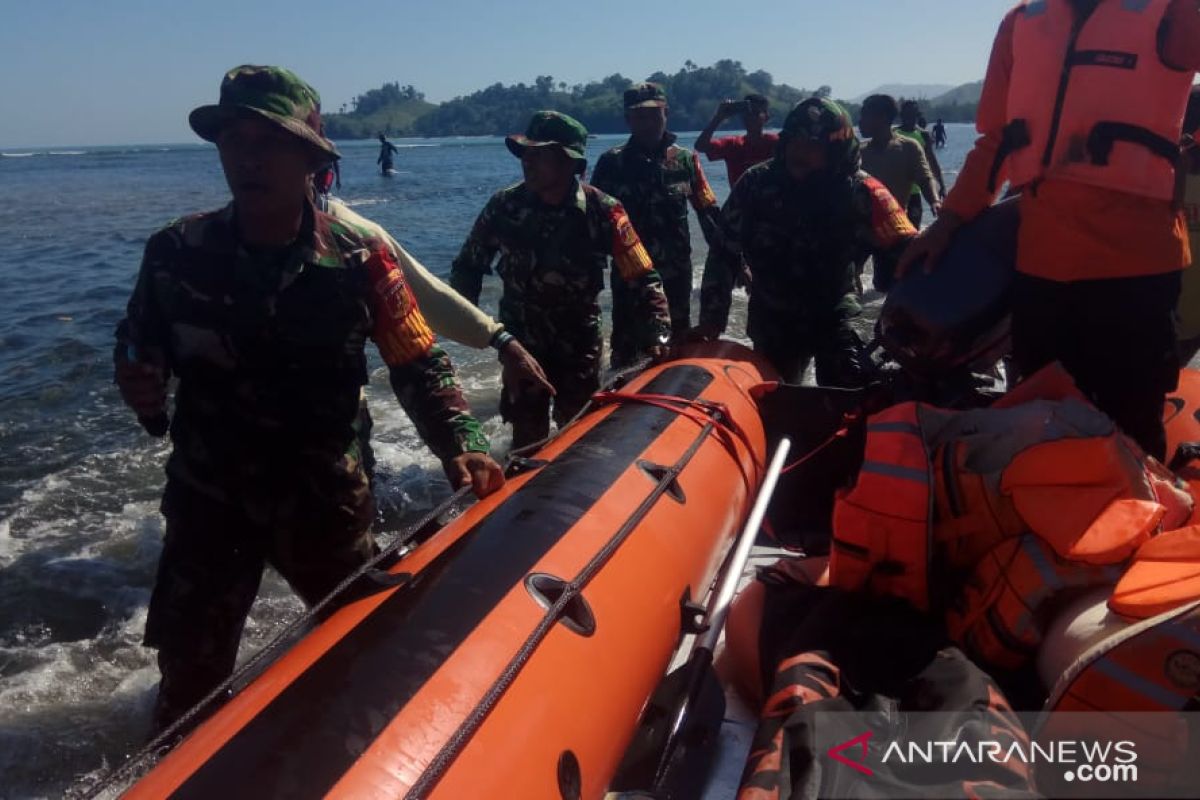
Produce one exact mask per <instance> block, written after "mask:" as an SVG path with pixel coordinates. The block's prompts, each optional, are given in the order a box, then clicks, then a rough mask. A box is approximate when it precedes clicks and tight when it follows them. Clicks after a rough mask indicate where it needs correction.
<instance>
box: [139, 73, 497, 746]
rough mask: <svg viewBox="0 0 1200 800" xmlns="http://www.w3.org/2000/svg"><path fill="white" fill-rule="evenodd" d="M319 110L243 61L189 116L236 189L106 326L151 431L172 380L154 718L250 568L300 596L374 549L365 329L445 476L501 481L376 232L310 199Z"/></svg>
mask: <svg viewBox="0 0 1200 800" xmlns="http://www.w3.org/2000/svg"><path fill="white" fill-rule="evenodd" d="M319 108H320V106H319V100H318V97H317V94H316V92H315V91H313V90H312V88H311V87H309V86H308V85H307V84H305V83H303V82H302V81H301V80H300V79H299V78H297V77H296V76H295V75H293V74H292V73H290V72H288V71H287V70H283V69H280V68H277V67H257V66H243V67H239V68H237V69H234V70H231V71H230V72H229V73H228V74H227V75H226V76H225V79H224V81H223V82H222V84H221V95H220V102H219V103H218V104H217V105H210V106H203V107H201V108H198V109H196V110H195V111H193V112H192V115H191V117H190V122H191V125H192V128H193V129H194V130H195V131H196V133H197V134H199V135H200V136H201V137H203V138H204V139H207V140H209V141H213V142H215V143H216V144H217V148H218V151H219V153H220V157H221V163H222V166H223V168H224V170H225V176H226V179H227V181H228V183H229V188H230V190H231V192H232V194H233V202H232V203H231V204H230V205H228V206H226V207H225V208H223V209H221V210H219V211H214V212H209V213H204V214H197V215H195V216H190V217H185V218H183V219H181V220H178V221H176V222H173V223H171V224H170V225H168V226H167V227H166V228H164V229H162V230H161V231H159V232H158V233H156V234H154V235H153V236H152V237H150V240H149V241H148V243H147V244H146V251H145V256H144V258H143V261H142V265H141V271H140V273H139V275H138V280H137V285H136V287H135V289H134V293H133V297H132V299H131V300H130V301H129V307H128V312H127V316H126V318H125V319H124V320H123V321H122V322H121V323H120V325H119V327H118V329H117V340H118V343H117V349H116V378H117V383H118V386H119V387H120V389H121V394H122V397H123V398H124V399H125V401H126V403H127V404H128V405H129V406H130V407H132V408H133V409H134V411H135V412H137V414H138V415H139V418H141V419H142V420H143V423H144V424H146V425H147V428H148V429H151V428H154V427H156V425H160V424H161V423H165V409H166V405H165V403H166V393H167V379H168V378H169V377H171V376H174V377H176V378H178V381H179V383H178V389H177V391H176V394H175V414H174V418H173V419H172V420H171V423H170V433H171V439H172V442H173V444H174V448H173V450H172V452H171V455H170V458H169V459H168V461H167V468H166V469H167V486H166V491H165V493H164V497H163V503H162V511H163V514H164V515H165V517H166V539H165V542H164V545H163V552H162V556H161V559H160V561H159V568H158V579H157V582H156V584H155V587H154V592H153V595H152V597H151V600H150V610H149V615H148V617H147V620H146V644H147V645H148V646H151V647H156V648H158V650H159V666H160V669H161V671H162V683H161V685H160V687H159V694H158V701H157V705H156V708H155V719H154V723H155V726H156V729H161V728H163V727H164V726H166V725H168V724H169V723H171V722H172V721H173V720H175V719H177V718H178V717H179V716H180V715H181V714H182V713H183V712H184V711H186V710H187V709H188V708H190V707H191V706H192V705H193V704H195V703H196V702H197V701H199V700H200V699H201V698H203V697H204V696H205V695H206V694H207V693H208V692H210V691H211V690H212V689H213V688H215V687H216V686H217V685H218V684H219V683H220V682H221V681H222V680H223V679H224V678H226V677H227V676H228V675H229V674H230V672H231V671H232V669H233V666H234V661H235V657H236V655H237V648H238V640H239V639H240V637H241V632H242V627H243V625H244V623H245V619H246V614H247V613H248V612H249V609H250V605H251V603H252V602H253V600H254V597H255V595H256V593H257V591H258V585H259V581H260V579H261V576H262V569H263V566H264V564H265V563H270V564H271V565H272V566H274V567H275V568H276V569H278V571H279V572H280V574H282V575H283V577H284V578H285V579H286V580H287V581H288V583H290V584H291V586H292V587H293V588H294V589H295V590H296V591H297V592H298V593H299V594H300V596H301V597H302V598H303V599H304V600H305V602H307V603H309V604H313V603H316V602H317V601H318V600H320V599H322V598H323V597H324V596H325V595H326V594H328V593H329V591H330V590H332V589H333V588H334V587H335V586H336V585H337V584H338V583H339V582H341V581H342V580H343V579H344V578H345V577H346V576H347V575H348V574H349V573H351V572H352V571H353V570H354V569H355V568H356V567H358V566H359V565H361V564H363V563H364V562H365V561H367V560H368V559H370V558H371V557H372V555H373V554H374V553H375V552H376V547H375V543H374V540H373V538H372V536H371V531H370V526H371V522H372V520H373V517H374V506H373V503H372V499H371V493H370V491H369V490H368V486H367V478H366V476H365V474H364V472H363V469H362V465H361V463H360V453H359V448H358V439H357V431H356V425H357V420H358V409H359V401H360V397H361V396H362V391H363V390H362V387H363V385H364V384H365V383H366V382H367V361H366V354H365V351H364V345H365V343H366V340H367V339H368V338H371V339H373V340H374V341H375V343H376V344H377V346H378V347H379V350H380V353H381V354H382V356H383V359H384V361H385V362H386V364H387V365H388V368H389V370H390V377H391V383H392V387H393V389H394V390H395V392H396V396H397V398H398V399H399V400H400V403H401V404H402V405H403V406H404V408H405V409H406V410H407V411H408V413H409V415H410V416H411V417H412V419H413V421H414V422H415V423H416V425H417V429H418V431H419V432H420V434H421V437H422V438H423V439H424V441H425V442H426V443H427V444H428V445H429V447H430V449H432V450H433V452H434V453H435V454H436V455H437V456H438V457H439V458H440V459H441V460H442V463H443V465H444V466H445V469H446V472H447V474H448V475H449V477H450V478H451V480H452V482H454V483H455V484H463V483H471V484H472V485H473V486H474V488H475V490H476V493H477V494H479V495H480V496H482V495H485V494H488V493H490V492H491V491H494V490H495V489H497V488H499V486H501V485H502V484H503V482H504V481H503V475H502V474H501V473H500V468H499V466H498V465H497V464H496V463H495V462H494V461H492V459H491V458H490V457H489V456H488V455H487V451H488V442H487V439H486V438H485V437H484V435H483V433H482V431H481V429H480V426H479V423H478V422H477V421H476V420H475V419H474V418H473V417H472V416H471V414H470V410H469V409H468V407H467V404H466V402H465V400H464V399H463V396H462V392H461V390H460V388H459V384H458V381H457V379H456V377H455V374H454V371H453V369H452V367H451V365H450V362H449V360H448V359H447V357H446V354H445V353H444V352H442V350H441V349H440V348H438V347H437V345H436V344H435V343H434V339H433V335H432V334H431V333H430V331H429V328H428V326H427V325H426V323H425V321H424V319H423V317H422V316H421V312H420V310H419V309H418V308H417V306H416V304H415V302H414V301H413V299H412V295H411V293H410V291H409V289H408V286H407V284H406V283H405V281H404V279H403V277H402V273H401V270H400V268H399V266H398V265H397V264H396V262H395V260H394V258H393V257H392V256H391V254H390V252H389V250H388V248H387V246H386V244H385V243H384V242H382V241H380V240H378V239H375V238H372V237H370V236H369V235H367V234H365V233H364V232H363V231H361V230H359V229H356V228H354V227H352V226H349V225H346V224H345V223H341V222H338V221H337V220H334V219H333V218H332V217H329V216H327V215H326V214H324V213H322V212H319V211H317V210H316V209H315V208H314V207H313V205H312V202H311V199H310V196H309V193H308V178H309V175H310V174H311V173H312V172H313V171H314V170H315V169H317V168H319V167H321V166H325V165H327V164H328V163H329V161H330V160H331V159H332V158H333V157H334V156H335V155H336V150H335V149H334V147H333V144H332V143H330V142H329V141H328V140H327V139H325V138H324V136H322V135H321V119H320V111H319Z"/></svg>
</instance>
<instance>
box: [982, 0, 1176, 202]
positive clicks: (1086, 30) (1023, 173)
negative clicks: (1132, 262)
mask: <svg viewBox="0 0 1200 800" xmlns="http://www.w3.org/2000/svg"><path fill="white" fill-rule="evenodd" d="M1169 3H1170V0H1101V1H1100V3H1099V4H1098V5H1097V7H1096V9H1095V11H1093V12H1092V13H1091V14H1090V15H1089V16H1086V17H1083V16H1078V15H1077V12H1076V11H1075V10H1074V9H1073V7H1072V4H1071V3H1070V2H1069V0H1026V2H1025V4H1024V6H1023V8H1022V13H1019V14H1018V15H1017V17H1016V20H1015V24H1014V30H1013V53H1012V74H1011V77H1010V83H1009V91H1008V120H1009V123H1008V126H1007V127H1006V129H1005V131H1004V136H1003V140H1002V143H1001V147H1000V151H999V152H998V153H997V157H996V164H995V165H994V167H993V171H992V184H993V188H994V187H995V183H996V179H997V178H998V175H999V168H1000V163H1001V162H1002V161H1003V160H1004V159H1005V158H1006V157H1007V158H1008V159H1009V164H1008V169H1009V174H1008V178H1009V181H1010V183H1011V184H1012V185H1014V186H1023V185H1026V184H1030V183H1033V182H1035V181H1038V180H1040V179H1042V178H1047V177H1053V178H1061V179H1065V180H1071V181H1076V182H1079V183H1085V184H1088V185H1092V186H1099V187H1103V188H1107V189H1113V190H1116V191H1122V192H1127V193H1130V194H1135V195H1139V196H1145V197H1152V198H1155V199H1159V200H1171V199H1173V198H1175V197H1176V173H1175V167H1176V163H1177V161H1178V158H1179V147H1178V142H1179V138H1180V131H1181V128H1182V125H1183V112H1184V108H1185V106H1186V103H1187V96H1188V91H1189V89H1190V88H1191V83H1192V73H1191V72H1190V71H1178V70H1174V69H1172V68H1170V67H1168V66H1167V65H1166V64H1164V63H1163V61H1162V59H1161V58H1160V57H1159V55H1158V32H1159V27H1160V25H1161V23H1162V20H1163V16H1164V14H1165V13H1166V10H1167V6H1168V5H1169Z"/></svg>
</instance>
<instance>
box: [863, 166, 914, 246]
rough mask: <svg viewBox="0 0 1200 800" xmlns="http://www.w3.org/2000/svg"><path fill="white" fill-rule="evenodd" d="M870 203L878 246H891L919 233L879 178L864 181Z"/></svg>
mask: <svg viewBox="0 0 1200 800" xmlns="http://www.w3.org/2000/svg"><path fill="white" fill-rule="evenodd" d="M862 186H863V189H865V191H866V195H867V199H868V202H869V203H870V215H871V235H872V237H873V238H874V239H875V244H876V246H878V247H885V248H886V247H891V246H893V245H895V244H898V243H899V242H901V241H902V240H904V239H908V238H910V237H912V236H915V235H916V234H917V229H916V228H915V227H913V224H912V222H911V221H909V219H908V214H907V213H906V212H905V211H904V209H903V208H901V207H900V204H899V203H898V202H896V198H894V197H892V193H891V192H890V191H888V188H887V187H886V186H884V185H883V184H882V183H880V182H879V180H878V179H876V178H872V177H867V178H865V179H864V180H863V182H862Z"/></svg>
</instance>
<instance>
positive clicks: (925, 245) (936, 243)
mask: <svg viewBox="0 0 1200 800" xmlns="http://www.w3.org/2000/svg"><path fill="white" fill-rule="evenodd" d="M961 225H962V219H961V218H960V217H959V216H958V215H957V214H955V213H954V212H953V211H947V212H945V213H943V214H941V216H939V217H938V218H937V221H936V222H934V223H933V224H932V225H930V226H929V227H928V228H926V229H925V230H923V231H921V232H920V233H919V234H917V235H916V236H915V237H914V238H913V240H912V241H911V242H909V243H908V248H907V249H906V250H905V251H904V254H903V255H901V256H900V261H899V262H898V263H897V264H896V279H897V280H899V279H900V278H903V277H904V276H905V275H907V274H908V272H909V270H910V269H912V268H913V267H914V266H916V265H917V264H921V263H923V264H924V267H925V272H927V273H928V272H932V271H933V269H934V268H935V267H936V266H937V264H938V262H939V261H941V259H942V256H943V255H945V254H946V250H948V249H949V248H950V242H951V241H953V240H954V234H955V232H956V231H957V230H958V229H959V227H960V226H961Z"/></svg>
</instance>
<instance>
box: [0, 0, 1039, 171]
mask: <svg viewBox="0 0 1200 800" xmlns="http://www.w3.org/2000/svg"><path fill="white" fill-rule="evenodd" d="M1014 2H1015V0H890V1H889V0H847V1H846V2H829V1H828V0H826V1H825V2H811V0H790V1H789V0H751V1H750V2H731V0H724V1H723V2H715V1H714V2H710V0H690V1H688V0H685V2H672V3H654V2H646V0H642V1H641V2H633V1H632V0H608V2H604V3H581V2H574V3H571V2H557V3H550V2H540V1H535V0H511V2H507V3H506V2H503V1H502V0H496V1H495V2H490V1H488V0H441V2H438V0H425V2H421V3H415V2H408V1H407V0H400V1H399V2H397V0H392V2H383V1H382V0H344V1H343V2H334V1H333V0H324V1H323V2H318V1H317V0H291V2H285V1H284V0H241V2H232V0H207V1H206V2H197V0H34V1H33V2H19V0H9V2H5V3H4V6H5V8H3V10H2V12H0V20H2V22H0V147H13V146H34V145H44V146H55V145H70V144H84V145H87V144H92V145H95V144H126V143H128V144H133V143H159V142H187V141H194V136H193V135H192V133H191V131H190V130H189V129H188V127H187V123H186V115H187V112H188V111H189V110H190V109H191V108H193V107H194V106H196V105H200V104H202V103H206V102H213V101H215V99H216V96H217V87H218V85H219V82H220V78H221V75H222V74H223V73H224V71H225V70H226V69H228V68H229V67H231V66H234V65H236V64H241V63H247V62H250V63H279V64H284V65H286V66H289V67H291V68H292V69H294V70H296V71H297V72H298V73H299V74H300V75H301V76H303V77H304V78H305V79H306V80H308V81H309V82H310V83H312V84H313V85H314V86H316V88H317V89H318V90H319V91H320V92H321V95H322V98H323V100H324V105H325V108H326V109H336V108H337V107H338V106H339V105H341V104H342V103H344V102H346V101H348V100H349V99H350V98H351V97H353V96H354V95H356V94H358V93H360V92H363V91H365V90H367V89H371V88H374V87H376V86H378V85H380V84H381V83H383V82H385V81H391V80H396V81H399V82H400V83H402V84H407V83H411V84H413V85H414V86H416V87H417V88H418V89H421V90H422V91H424V92H425V93H426V94H427V95H428V96H429V98H430V99H432V100H446V99H449V98H451V97H454V96H456V95H459V94H464V93H467V92H470V91H472V90H474V89H477V88H482V87H484V86H486V85H488V84H491V83H495V82H497V81H501V82H504V83H513V82H516V81H525V82H531V81H532V80H533V78H534V77H535V76H536V75H538V74H550V75H553V76H554V78H555V79H556V80H565V81H567V82H568V83H578V82H586V81H589V80H593V79H597V78H602V77H604V76H606V75H609V74H612V73H614V72H620V73H621V74H623V75H625V76H627V77H630V78H634V79H638V78H644V77H645V76H646V75H648V74H649V73H651V72H653V71H655V70H658V69H662V70H665V71H668V72H672V71H674V70H676V69H678V68H679V67H680V66H682V64H683V62H684V61H685V60H687V59H691V60H692V61H695V62H696V63H697V64H701V65H707V64H710V63H712V62H714V61H716V60H717V59H720V58H733V59H737V60H739V61H741V62H742V63H743V65H745V66H746V67H747V69H751V70H753V69H766V70H767V71H768V72H770V73H771V74H772V75H774V76H775V79H776V81H777V82H785V83H790V84H792V85H794V86H801V87H808V88H815V87H817V86H820V85H821V84H829V85H830V86H832V87H833V88H834V93H835V95H837V96H839V97H853V96H856V95H858V94H861V93H862V92H865V91H867V90H869V89H871V88H873V87H875V86H877V85H880V84H883V83H893V82H902V83H945V84H958V83H963V82H965V81H969V80H977V79H979V78H981V77H983V72H984V69H985V67H986V62H987V56H988V50H989V47H990V44H991V39H992V36H993V34H994V33H995V30H996V26H997V24H998V23H999V21H1000V18H1001V16H1002V15H1003V14H1004V12H1005V11H1006V10H1007V9H1008V8H1010V7H1011V6H1012V5H1013V4H1014Z"/></svg>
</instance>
